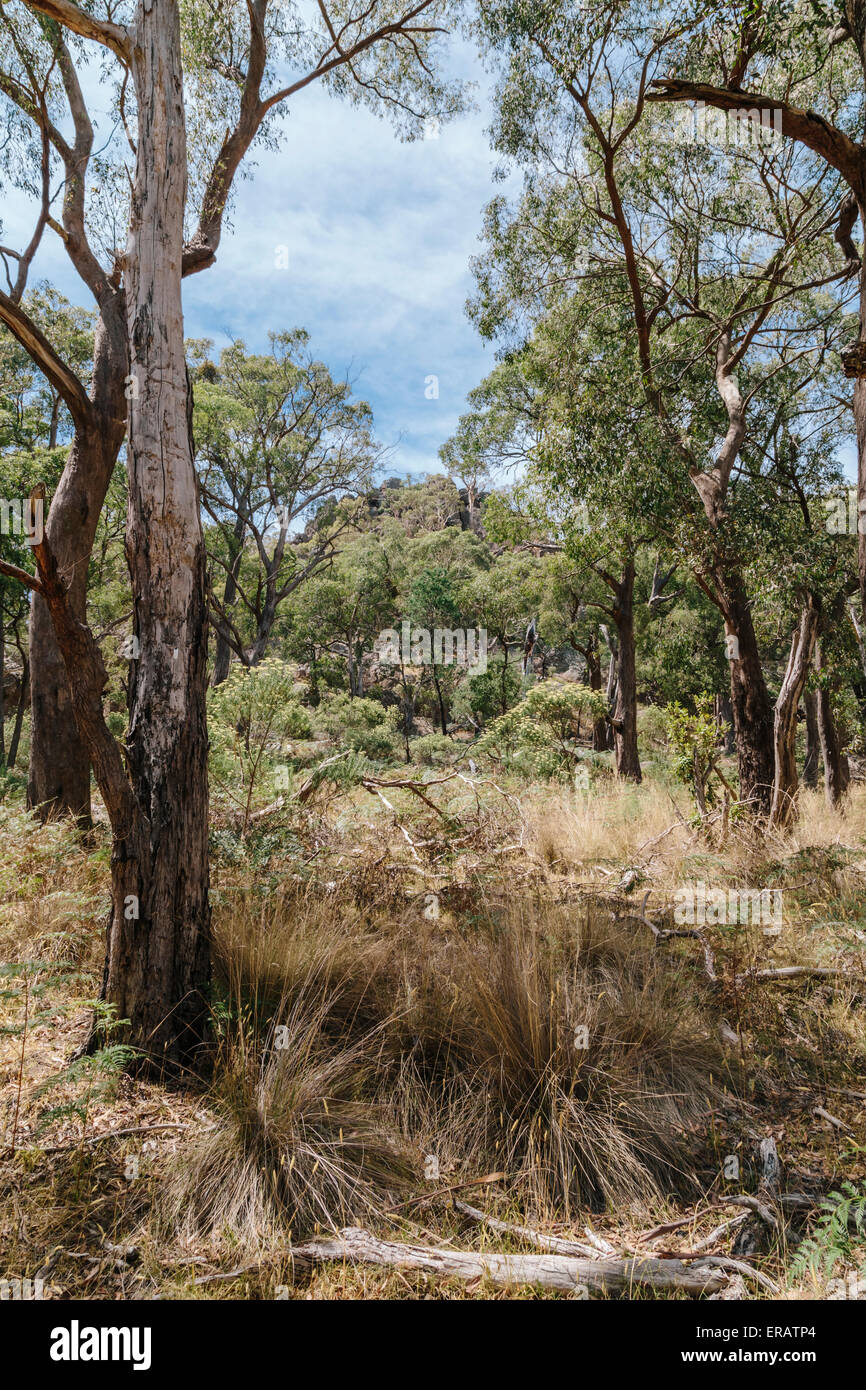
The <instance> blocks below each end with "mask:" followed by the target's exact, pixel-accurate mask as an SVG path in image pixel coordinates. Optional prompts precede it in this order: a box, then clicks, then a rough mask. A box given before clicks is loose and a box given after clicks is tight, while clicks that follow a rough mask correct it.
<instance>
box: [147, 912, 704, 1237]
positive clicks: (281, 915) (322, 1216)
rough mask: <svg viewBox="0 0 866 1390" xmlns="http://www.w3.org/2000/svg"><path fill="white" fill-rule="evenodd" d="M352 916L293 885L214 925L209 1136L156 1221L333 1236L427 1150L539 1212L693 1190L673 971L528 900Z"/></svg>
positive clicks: (690, 1032)
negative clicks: (503, 1187)
mask: <svg viewBox="0 0 866 1390" xmlns="http://www.w3.org/2000/svg"><path fill="white" fill-rule="evenodd" d="M349 916H350V926H349V928H348V929H347V928H346V927H345V926H344V925H343V924H342V923H341V921H340V911H339V904H338V903H334V902H329V901H327V900H323V899H322V898H321V897H320V896H318V895H316V894H314V893H310V892H306V893H305V892H303V891H301V892H299V893H298V894H297V895H296V896H295V899H294V901H293V902H291V903H290V901H289V900H288V896H285V897H284V898H283V901H282V905H281V907H280V909H279V910H278V911H277V912H275V913H274V914H273V915H269V916H268V918H267V919H265V917H264V916H263V914H262V913H261V911H260V910H257V909H256V908H255V907H254V906H253V905H252V903H249V904H246V905H245V904H244V903H243V902H238V901H236V902H235V903H234V905H233V908H232V910H231V912H230V913H229V914H227V915H226V916H225V917H224V918H222V919H221V920H220V922H219V925H218V929H217V950H218V958H219V962H220V980H221V985H222V990H223V998H222V1002H221V1005H220V1010H219V1012H220V1014H221V1020H220V1026H221V1029H222V1034H223V1038H222V1045H221V1050H220V1056H219V1059H218V1062H217V1072H216V1077H215V1081H214V1094H213V1102H214V1109H215V1127H214V1128H213V1129H212V1130H211V1131H209V1132H208V1133H207V1134H206V1135H205V1137H204V1138H203V1139H202V1141H201V1143H200V1144H199V1146H198V1147H197V1148H196V1149H195V1151H194V1152H193V1154H192V1155H191V1157H190V1161H189V1162H188V1164H187V1165H186V1166H185V1167H183V1168H182V1169H181V1170H180V1171H178V1172H177V1173H176V1175H175V1176H174V1177H173V1178H172V1180H171V1181H170V1183H169V1189H168V1195H167V1201H166V1212H167V1214H168V1215H169V1217H170V1220H171V1221H172V1222H173V1223H176V1222H177V1221H178V1220H180V1219H181V1216H182V1214H184V1213H185V1214H186V1219H187V1221H188V1223H191V1225H192V1227H194V1228H195V1229H196V1230H198V1231H199V1232H205V1231H206V1232H207V1233H208V1234H209V1235H211V1236H213V1235H214V1234H216V1233H218V1232H219V1231H220V1230H221V1229H224V1228H230V1229H231V1230H232V1232H233V1233H234V1235H235V1237H237V1238H239V1239H241V1240H243V1241H244V1242H249V1243H255V1242H257V1241H258V1240H259V1239H260V1233H261V1231H262V1230H264V1229H270V1228H273V1226H274V1223H275V1222H278V1221H280V1220H282V1221H283V1223H284V1225H285V1226H286V1227H290V1228H291V1230H292V1231H293V1233H296V1234H297V1233H298V1232H302V1231H305V1230H309V1229H311V1228H317V1227H336V1226H339V1225H341V1224H342V1225H345V1224H346V1223H347V1221H348V1220H349V1218H350V1217H354V1218H356V1219H360V1218H362V1217H363V1216H365V1214H367V1215H368V1214H369V1211H370V1210H371V1208H372V1207H373V1206H374V1204H375V1201H376V1200H377V1197H378V1200H380V1201H381V1200H383V1195H384V1196H386V1197H388V1198H391V1197H393V1194H394V1193H395V1192H396V1191H397V1189H398V1188H399V1186H400V1183H401V1182H402V1181H404V1180H405V1179H406V1178H408V1177H409V1176H410V1175H414V1177H415V1178H416V1179H417V1178H420V1176H421V1169H422V1164H423V1162H424V1159H425V1156H429V1155H433V1156H435V1158H436V1160H437V1164H438V1168H439V1171H440V1172H442V1171H444V1172H450V1173H451V1174H452V1175H454V1177H455V1179H456V1180H459V1178H460V1177H467V1176H475V1175H477V1174H479V1173H481V1172H484V1171H487V1170H489V1169H491V1168H497V1169H501V1170H503V1171H505V1172H507V1174H508V1179H509V1182H510V1183H511V1184H512V1185H513V1188H514V1190H515V1191H516V1192H519V1193H520V1194H521V1195H522V1198H523V1200H524V1201H525V1202H526V1204H527V1205H528V1206H530V1207H531V1208H532V1209H533V1210H535V1211H537V1212H545V1213H547V1214H548V1215H550V1214H553V1213H558V1214H560V1215H565V1216H569V1215H571V1214H573V1213H574V1212H576V1211H577V1210H578V1209H579V1208H590V1207H591V1208H595V1209H599V1208H601V1207H604V1206H606V1205H612V1204H616V1205H619V1206H626V1207H629V1206H634V1205H635V1204H636V1203H640V1204H645V1203H647V1202H649V1201H650V1200H652V1199H653V1198H658V1197H659V1196H660V1194H661V1193H663V1192H668V1191H670V1190H671V1189H675V1188H677V1189H680V1190H688V1189H689V1188H693V1187H694V1182H695V1176H694V1168H693V1162H694V1159H695V1155H696V1153H697V1151H698V1149H699V1146H700V1139H701V1134H702V1131H703V1130H704V1129H705V1127H706V1121H707V1116H708V1111H709V1108H710V1106H711V1104H713V1103H714V1100H715V1099H717V1098H718V1096H719V1092H720V1084H719V1078H721V1077H722V1076H723V1075H724V1071H725V1067H724V1062H723V1060H722V1058H721V1056H720V1052H719V1048H718V1046H717V1044H716V1043H715V1042H714V1041H713V1038H714V1032H713V1026H712V1020H711V1018H710V1017H709V1015H708V1013H707V1011H706V1010H704V1009H702V1006H701V1001H700V991H699V990H696V989H695V986H694V976H693V973H692V971H691V969H690V967H689V965H688V963H685V962H681V961H678V960H676V959H675V958H663V957H662V956H661V955H659V954H658V953H654V952H653V951H652V950H651V949H650V947H649V945H648V943H647V942H646V940H645V939H644V937H643V935H642V934H640V933H639V932H637V931H636V930H635V929H634V927H633V926H628V925H627V924H621V923H620V924H617V923H615V922H614V921H612V920H611V914H610V913H605V914H599V913H598V912H597V911H595V910H591V909H589V908H586V907H584V908H581V907H579V906H575V905H560V906H557V905H555V904H551V903H549V902H546V901H545V900H544V899H543V898H537V899H535V900H532V899H527V900H524V901H521V900H517V901H513V902H512V905H511V907H510V908H508V909H507V910H506V911H505V912H503V913H498V914H497V915H496V916H490V917H488V918H487V919H484V920H479V922H478V923H477V924H476V926H475V928H474V930H473V931H471V932H463V933H460V932H452V931H449V930H440V929H438V928H437V927H436V925H435V924H428V923H425V924H424V925H423V927H420V928H419V927H418V925H417V923H416V924H415V925H414V929H407V928H402V929H400V928H398V929H396V930H394V931H393V932H391V933H388V932H387V931H383V930H380V929H376V928H375V927H373V928H369V927H368V928H367V929H366V930H365V929H364V928H363V925H362V924H361V922H359V921H358V920H357V918H356V917H355V914H354V913H352V912H350V914H349ZM713 1078H715V1080H714V1079H713Z"/></svg>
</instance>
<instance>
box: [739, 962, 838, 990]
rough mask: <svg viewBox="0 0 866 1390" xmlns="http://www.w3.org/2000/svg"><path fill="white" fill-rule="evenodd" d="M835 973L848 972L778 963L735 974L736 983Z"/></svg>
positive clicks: (825, 976)
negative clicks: (770, 966)
mask: <svg viewBox="0 0 866 1390" xmlns="http://www.w3.org/2000/svg"><path fill="white" fill-rule="evenodd" d="M836 975H843V976H845V975H849V972H848V971H847V970H834V969H832V968H831V967H829V966H823V965H779V966H776V967H775V969H772V970H754V971H749V970H747V971H745V972H744V973H743V974H742V975H738V976H737V984H738V985H739V984H748V982H749V981H750V980H801V979H808V978H812V979H815V980H829V979H832V978H833V977H834V976H836Z"/></svg>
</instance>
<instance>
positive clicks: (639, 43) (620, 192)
mask: <svg viewBox="0 0 866 1390" xmlns="http://www.w3.org/2000/svg"><path fill="white" fill-rule="evenodd" d="M696 24H697V20H696V18H695V17H694V15H692V14H691V13H690V8H689V7H688V6H685V5H661V6H650V7H647V6H645V5H630V4H608V5H603V6H601V7H596V8H594V9H593V10H592V11H590V10H589V9H588V8H586V7H578V6H566V7H564V8H563V7H561V6H554V5H549V4H541V5H532V6H519V7H517V8H516V9H515V8H514V7H512V6H508V5H504V4H503V5H500V4H498V3H496V0H491V3H489V4H483V5H482V6H481V11H480V31H481V33H482V36H483V38H484V40H485V42H486V43H487V44H488V45H489V46H490V47H492V48H493V50H494V51H496V52H498V53H499V54H500V55H501V60H502V68H503V73H502V77H501V81H500V86H499V91H498V102H497V106H498V119H497V124H496V127H495V129H494V140H495V143H496V146H497V148H498V149H499V150H500V151H501V152H502V153H503V154H504V155H505V156H506V157H507V158H509V159H513V160H515V161H517V162H518V163H519V164H522V165H523V166H524V168H525V169H526V170H527V178H526V192H525V195H524V197H523V199H522V200H521V202H520V204H519V205H518V207H517V208H516V209H514V208H511V207H510V206H509V205H508V204H507V203H506V202H505V200H504V199H499V200H496V201H495V202H494V204H493V205H492V206H491V208H490V209H489V211H488V216H487V223H486V236H487V241H488V246H489V248H490V251H489V255H488V257H487V258H484V259H481V260H480V261H479V276H478V278H479V293H478V296H477V299H476V304H475V306H474V313H475V317H476V321H477V322H478V323H479V326H480V327H481V329H482V331H483V332H485V333H487V334H488V335H490V336H495V335H497V334H498V335H500V336H505V337H507V336H508V335H509V334H510V335H511V339H512V341H513V340H514V339H515V338H517V339H518V340H520V339H521V338H522V340H523V341H524V342H528V341H529V339H530V338H531V337H532V338H534V339H536V340H538V341H537V342H535V343H533V353H534V355H535V356H538V354H539V351H540V352H541V354H542V358H543V360H544V361H545V363H546V371H547V376H548V378H549V379H551V380H553V379H554V378H555V376H556V375H557V374H558V375H559V377H560V378H561V380H562V382H563V388H562V390H561V392H560V395H561V398H562V401H563V410H564V412H565V413H566V414H567V416H568V417H569V427H568V430H567V431H566V432H565V435H564V437H565V438H568V439H571V440H573V441H574V443H575V447H574V448H572V450H571V457H570V463H569V469H570V471H571V474H572V476H573V477H574V478H575V480H577V481H578V482H579V485H580V486H585V485H586V480H588V479H592V478H593V477H595V478H596V479H598V477H599V472H600V462H601V460H602V459H605V460H606V462H605V463H604V465H603V467H601V472H602V474H603V473H607V474H608V475H611V476H614V475H615V476H616V477H618V478H620V479H622V480H624V482H625V487H626V494H630V496H631V498H632V499H633V501H634V502H635V503H636V504H637V509H636V510H634V511H632V518H633V528H634V529H635V530H636V531H637V530H638V528H640V529H642V530H643V533H644V534H645V535H646V534H647V532H649V534H650V536H652V534H653V532H655V534H656V535H657V536H658V537H660V538H662V539H664V540H665V542H666V543H668V544H674V545H675V546H676V547H677V548H679V549H681V552H682V553H683V554H684V555H688V556H689V562H690V565H691V568H692V570H693V573H694V575H695V578H696V581H697V582H698V583H699V584H700V585H701V587H702V588H703V589H704V591H705V592H706V594H707V595H708V597H709V598H710V599H711V601H712V602H713V603H714V604H715V606H716V608H717V609H718V611H719V613H720V617H721V619H722V620H723V623H724V630H725V636H726V641H727V645H728V653H729V656H730V675H731V700H732V706H733V713H734V723H735V730H736V741H737V753H738V763H739V773H740V796H741V798H742V800H743V801H745V802H747V803H749V804H750V805H752V806H753V807H754V808H755V809H756V810H758V811H759V812H762V813H769V812H770V809H771V804H772V800H773V792H772V789H773V782H774V776H775V764H774V753H773V723H774V713H773V706H772V702H771V699H770V695H769V692H768V689H767V685H766V681H765V678H764V673H763V670H762V664H761V657H760V652H759V649H758V643H757V639H756V635H755V625H754V618H753V612H752V599H753V596H752V595H750V593H749V592H748V590H747V587H746V584H745V579H744V569H745V561H746V558H747V553H748V552H745V551H744V550H743V548H742V546H741V545H740V544H739V543H738V530H739V531H741V529H742V528H738V523H737V515H736V514H737V513H738V512H739V511H741V510H742V508H741V507H740V506H739V502H740V500H743V501H745V500H747V497H748V490H747V489H743V488H742V487H740V482H741V479H742V478H743V476H744V475H747V474H748V473H749V472H750V471H751V472H754V471H755V470H758V471H760V468H761V466H762V454H761V445H762V439H761V426H760V423H759V422H758V421H757V419H756V417H757V416H758V415H759V413H760V412H759V407H758V402H759V401H760V399H761V398H762V397H763V395H765V394H766V393H767V391H768V390H769V389H771V387H772V383H773V382H774V380H775V378H776V376H777V375H779V374H780V373H783V374H785V376H786V379H787V384H788V387H789V392H788V398H787V399H788V402H790V409H791V413H792V414H794V415H798V416H799V415H802V414H804V413H808V412H809V411H811V412H812V414H817V416H818V418H819V419H821V418H824V419H826V418H828V415H832V414H833V412H834V411H835V418H837V419H838V416H839V410H840V407H839V402H838V400H835V401H834V400H832V399H830V395H831V393H829V392H828V390H827V376H828V372H829V361H830V358H831V354H832V352H833V349H834V348H835V347H836V346H837V345H838V339H839V334H840V332H842V331H843V330H842V328H841V324H842V322H843V314H842V309H843V307H844V286H845V284H846V282H847V280H848V279H849V278H850V276H851V274H852V271H853V265H854V263H853V260H852V258H851V256H850V255H844V256H843V255H841V254H840V253H839V250H838V245H837V241H836V239H835V233H836V232H837V230H838V216H839V206H840V202H841V199H842V194H843V192H844V190H842V189H840V180H839V178H838V177H837V176H836V174H835V173H834V171H832V170H830V169H828V168H827V166H826V165H825V164H823V163H822V162H821V161H814V160H810V159H803V158H801V157H799V155H798V151H796V150H792V149H791V147H786V146H785V145H784V143H783V142H781V141H774V140H772V139H771V138H767V132H766V131H761V132H757V133H756V132H755V131H754V128H753V124H750V123H748V122H747V126H748V129H749V135H750V140H749V143H748V145H746V146H745V147H743V148H741V147H740V146H737V147H735V148H733V149H731V148H729V147H728V146H727V145H726V144H725V143H721V144H714V143H713V142H712V141H711V140H705V139H702V138H700V135H699V136H698V137H695V136H694V135H693V134H692V135H691V136H690V133H689V131H688V130H687V128H686V127H685V126H684V124H683V122H681V121H677V120H673V121H668V122H667V123H665V121H661V122H660V121H658V120H657V119H656V117H655V116H653V115H652V114H651V113H652V108H649V107H648V104H647V97H648V91H649V88H650V86H651V83H652V81H653V80H654V78H655V77H656V76H657V75H658V73H659V72H660V71H661V70H662V69H663V67H664V65H665V64H666V63H667V62H668V54H669V52H670V51H671V50H672V49H673V47H674V45H675V44H677V43H678V42H680V41H681V39H682V37H683V34H684V33H688V32H689V31H690V30H691V29H694V28H695V27H696ZM753 136H756V138H752V137H753ZM758 136H759V137H760V138H757V137H758ZM840 286H842V287H843V288H842V289H839V287H840ZM538 325H543V328H542V330H541V331H539V328H538ZM815 383H817V385H815ZM813 387H814V391H813ZM810 393H812V395H813V396H814V397H817V398H816V399H810V400H808V401H807V402H805V403H804V396H806V397H808V396H809V395H810ZM785 408H786V405H785V402H783V403H782V409H783V411H784V409H785ZM617 410H618V411H619V417H620V418H619V420H617ZM617 446H619V455H620V458H619V463H618V464H617V463H616V462H615V456H616V453H617ZM561 457H564V455H561ZM554 465H555V471H556V469H557V468H558V471H559V473H560V474H561V473H562V468H561V467H559V465H558V464H557V461H556V459H554ZM625 475H632V476H631V479H630V480H627V479H626V478H625ZM641 478H642V479H643V480H644V486H645V492H646V496H645V499H644V503H643V504H641V501H640V498H641ZM626 494H624V496H625V495H626Z"/></svg>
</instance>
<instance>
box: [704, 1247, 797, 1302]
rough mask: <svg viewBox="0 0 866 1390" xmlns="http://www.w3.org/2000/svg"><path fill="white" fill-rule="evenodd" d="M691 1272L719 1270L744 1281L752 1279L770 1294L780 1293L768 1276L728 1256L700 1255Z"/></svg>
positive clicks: (742, 1261) (776, 1285)
mask: <svg viewBox="0 0 866 1390" xmlns="http://www.w3.org/2000/svg"><path fill="white" fill-rule="evenodd" d="M692 1269H693V1270H698V1269H720V1270H724V1271H726V1272H727V1273H729V1274H742V1276H743V1278H745V1279H754V1281H755V1283H756V1284H760V1285H761V1287H762V1288H765V1289H768V1290H769V1292H770V1293H780V1292H781V1290H780V1288H779V1286H778V1284H775V1283H774V1282H773V1280H772V1279H770V1278H769V1276H768V1275H766V1274H762V1273H761V1271H760V1270H759V1269H754V1268H753V1267H752V1265H748V1264H746V1263H745V1261H744V1260H734V1259H732V1258H731V1257H730V1255H702V1256H701V1258H700V1260H699V1261H698V1262H697V1263H696V1264H693V1265H692Z"/></svg>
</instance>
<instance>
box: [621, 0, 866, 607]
mask: <svg viewBox="0 0 866 1390" xmlns="http://www.w3.org/2000/svg"><path fill="white" fill-rule="evenodd" d="M648 99H649V100H650V101H656V102H662V103H692V104H694V103H698V104H699V109H700V110H701V111H705V110H706V109H709V112H710V113H711V114H718V115H721V117H722V120H723V122H724V124H725V125H726V126H727V127H728V128H729V127H730V124H731V121H733V122H735V123H737V124H739V125H742V122H743V118H744V116H748V115H749V114H751V116H752V118H753V119H759V120H761V121H764V122H766V123H769V124H772V125H773V127H774V128H776V129H777V130H779V132H780V133H781V136H782V137H783V138H784V140H786V141H790V142H791V144H792V145H794V146H797V147H799V149H800V150H802V151H805V152H808V153H809V155H810V156H813V157H814V159H815V161H816V162H818V163H819V164H825V165H826V166H827V167H828V168H829V169H830V170H832V171H834V173H835V174H837V175H838V177H839V179H840V180H841V182H842V184H843V187H844V189H845V191H846V195H847V196H845V197H844V199H842V201H841V203H840V206H839V216H838V224H837V227H836V232H835V236H836V240H837V242H838V244H839V247H840V249H841V252H842V254H843V255H844V256H845V257H846V259H847V261H848V263H849V265H850V266H851V267H852V269H853V270H855V271H858V272H859V271H860V269H861V259H862V257H861V251H860V249H858V247H857V245H856V244H855V242H854V239H853V232H854V228H855V226H856V223H857V221H858V219H859V220H860V223H861V228H862V226H863V223H864V209H866V147H864V144H863V139H862V135H863V120H864V109H866V3H864V0H808V3H805V2H803V0H794V3H787V4H779V3H759V4H755V3H752V0H733V3H727V4H721V5H713V6H711V7H709V6H708V7H705V6H703V5H702V4H701V3H695V4H693V6H692V15H691V17H690V23H689V25H688V32H687V33H684V34H683V35H681V36H680V40H679V42H678V44H677V48H676V51H675V52H672V53H671V60H670V63H669V67H668V72H666V73H665V74H664V75H662V74H656V76H655V80H654V82H653V83H652V86H651V90H650V91H649V93H648ZM859 292H860V313H859V326H858V327H856V329H855V334H854V338H853V340H852V341H851V342H850V343H848V344H847V345H846V346H845V348H844V350H843V351H842V354H841V361H842V366H843V369H844V371H845V374H846V375H847V376H848V377H851V378H853V379H854V382H855V384H854V393H853V409H854V422H855V426H856V432H857V449H858V457H859V465H858V514H859V517H860V524H859V527H858V530H859V586H860V605H861V609H862V611H863V613H866V522H864V520H863V518H864V516H866V279H864V277H863V275H862V274H860V276H859Z"/></svg>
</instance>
